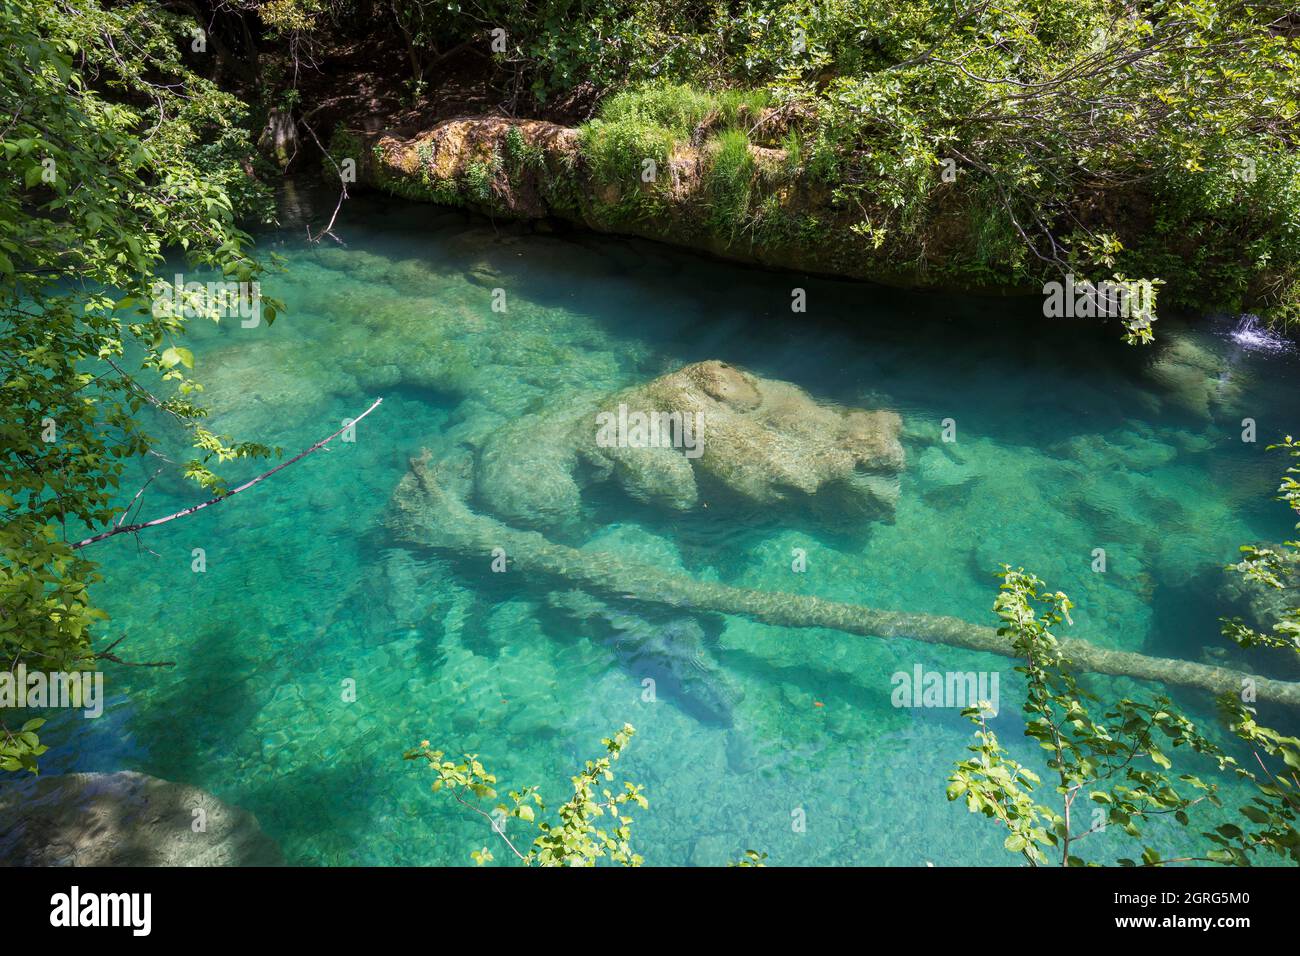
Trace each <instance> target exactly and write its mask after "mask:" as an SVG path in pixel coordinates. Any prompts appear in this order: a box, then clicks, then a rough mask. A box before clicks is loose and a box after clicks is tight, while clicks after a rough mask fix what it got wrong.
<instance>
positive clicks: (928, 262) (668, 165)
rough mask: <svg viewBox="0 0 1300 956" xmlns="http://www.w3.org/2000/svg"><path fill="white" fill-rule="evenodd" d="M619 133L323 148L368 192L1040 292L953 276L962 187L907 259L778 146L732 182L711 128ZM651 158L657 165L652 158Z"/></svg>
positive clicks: (983, 289)
mask: <svg viewBox="0 0 1300 956" xmlns="http://www.w3.org/2000/svg"><path fill="white" fill-rule="evenodd" d="M620 135H621V134H620V133H619V132H618V131H617V130H615V129H613V128H611V127H609V126H602V125H601V124H599V123H593V124H589V125H588V126H585V127H582V128H574V127H567V126H561V125H557V124H555V123H550V122H546V121H543V120H529V119H510V118H505V117H499V116H473V117H460V118H456V119H449V120H445V121H443V122H440V123H438V124H437V125H435V126H434V127H433V128H431V129H428V130H425V131H423V132H419V133H417V134H415V135H406V134H402V133H396V132H391V131H389V132H361V131H358V130H355V129H350V128H348V127H346V126H343V127H339V128H338V129H336V131H335V134H334V136H333V138H332V140H331V145H330V150H329V151H330V156H331V158H332V159H333V160H334V163H335V165H337V167H338V168H339V170H340V171H347V172H348V173H351V172H352V171H355V178H356V182H357V183H358V184H360V185H362V186H364V187H370V188H375V189H378V190H381V191H383V192H387V193H390V194H392V195H396V196H401V197H404V198H407V199H413V200H418V201H426V202H434V203H440V204H443V205H451V206H461V207H464V208H468V209H471V210H474V211H477V212H481V213H485V214H488V215H491V216H494V217H502V218H509V219H516V220H546V219H558V220H563V221H567V222H570V223H573V224H575V225H578V226H581V227H583V228H587V229H591V230H594V231H596V232H604V233H617V234H620V235H631V236H638V237H641V238H646V239H652V240H656V241H660V242H666V243H671V244H673V245H677V246H681V247H684V248H688V249H693V250H696V251H700V252H707V253H710V254H712V255H715V256H718V257H721V258H724V259H730V260H733V261H737V262H745V263H750V264H755V265H761V266H766V267H770V268H780V269H789V270H794V271H798V272H803V273H807V274H814V275H830V276H840V277H845V278H854V279H869V280H872V281H875V282H880V283H884V284H888V285H894V286H899V287H906V288H928V289H958V288H960V289H961V290H962V291H963V292H967V293H970V292H977V293H995V294H997V293H1013V292H1014V293H1023V292H1027V291H1035V290H1033V289H1027V288H1009V287H1007V286H1005V285H1001V284H995V283H993V282H992V281H991V280H989V279H987V278H985V277H982V276H980V275H963V276H957V275H956V274H955V273H954V272H953V271H952V269H951V265H952V263H954V262H959V261H962V260H963V257H964V255H965V253H964V252H963V250H962V247H961V244H962V243H965V242H967V241H971V236H972V233H971V230H970V229H968V228H967V223H966V215H965V212H963V210H965V209H966V205H967V202H968V200H969V197H965V196H963V195H962V194H961V193H960V192H959V190H958V189H957V187H952V189H953V191H952V193H951V195H950V196H949V197H947V198H946V199H945V200H944V202H942V203H940V207H941V209H942V210H943V211H942V212H941V213H940V214H939V215H938V216H937V217H936V220H935V221H934V222H933V223H932V224H931V228H929V229H928V230H927V233H926V235H925V236H924V237H922V238H923V240H924V241H922V242H920V243H919V244H917V245H918V248H919V249H920V250H921V251H919V252H917V253H916V254H915V255H911V254H910V253H909V257H908V258H902V259H900V257H899V255H898V248H899V246H898V244H896V243H883V242H882V241H881V238H882V237H881V236H879V235H874V236H873V235H872V234H871V233H870V230H867V229H864V228H863V219H862V213H861V211H860V210H853V209H849V208H845V207H843V206H837V205H836V203H835V202H834V201H833V196H832V192H831V190H830V189H829V188H827V187H826V186H825V185H822V184H820V183H818V182H816V181H815V180H814V179H813V177H811V176H809V175H807V173H806V171H805V170H804V169H803V167H802V166H800V165H799V163H798V160H797V158H795V157H791V156H790V155H789V154H788V153H787V151H786V150H784V149H779V148H771V147H766V146H758V145H754V144H750V145H748V146H747V147H746V149H747V151H748V155H747V157H742V158H740V159H739V161H738V160H737V158H736V157H734V156H732V157H730V158H729V159H728V160H727V163H726V164H725V167H726V171H725V173H724V172H723V171H722V170H723V167H724V164H723V163H721V162H719V157H718V155H717V154H718V152H719V150H721V149H722V148H723V147H722V146H721V145H720V144H719V142H718V141H717V140H716V139H709V135H708V130H704V129H700V130H697V131H696V134H695V135H694V136H692V137H691V138H690V139H689V140H688V141H682V142H674V143H673V144H672V145H671V146H670V147H668V146H664V145H663V144H658V145H656V144H653V143H641V142H637V141H635V140H633V141H630V142H626V141H623V140H622V139H620ZM657 149H659V150H662V152H661V153H660V156H659V158H658V159H655V157H654V156H653V155H645V154H653V153H655V151H656V150H657ZM349 161H350V162H349ZM327 168H328V164H327ZM330 174H331V175H333V173H332V171H331V173H330ZM349 178H350V177H349Z"/></svg>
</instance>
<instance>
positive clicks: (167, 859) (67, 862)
mask: <svg viewBox="0 0 1300 956" xmlns="http://www.w3.org/2000/svg"><path fill="white" fill-rule="evenodd" d="M196 810H202V811H203V814H202V818H203V821H204V829H203V832H195V828H194V821H195V820H196V819H198V817H196V815H195V811H196ZM283 862H284V860H283V858H282V856H281V854H280V849H279V847H278V846H276V844H275V841H273V840H272V839H271V838H270V837H268V836H267V835H266V834H265V833H263V832H262V830H261V827H259V826H258V823H257V818H256V817H254V816H253V815H252V814H251V813H249V812H248V811H247V810H241V809H240V808H238V807H234V806H231V805H230V804H228V803H224V802H223V801H221V800H218V799H217V798H216V797H214V796H213V795H212V794H210V793H208V792H207V791H205V790H200V789H199V788H198V787H191V786H187V785H185V784H182V783H172V782H170V781H167V780H159V779H158V778H157V777H150V776H147V775H145V774H142V773H135V772H132V771H122V772H119V773H73V774H67V775H64V776H51V777H33V778H30V779H25V780H22V781H19V782H16V783H12V784H9V785H7V786H6V787H5V788H4V789H3V790H0V866H279V865H281V864H283Z"/></svg>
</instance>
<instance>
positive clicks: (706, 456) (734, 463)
mask: <svg viewBox="0 0 1300 956" xmlns="http://www.w3.org/2000/svg"><path fill="white" fill-rule="evenodd" d="M560 404H561V406H562V407H560V408H559V409H557V410H551V409H543V410H542V411H540V412H537V413H534V414H532V415H528V416H525V417H524V418H521V419H518V420H516V421H515V422H512V423H511V424H509V425H507V426H505V427H503V428H501V429H499V430H498V431H497V432H496V433H494V434H493V435H492V436H490V437H489V438H488V440H487V441H486V442H484V445H483V448H482V450H481V453H480V455H479V458H478V462H477V467H476V473H475V474H476V481H475V490H476V492H477V494H478V497H479V499H480V501H481V502H482V503H483V504H485V505H486V506H487V508H488V509H489V510H491V511H493V512H495V513H496V514H497V515H499V516H501V517H503V518H505V519H507V520H509V521H512V522H515V523H521V524H527V525H534V526H542V527H545V526H548V525H553V524H558V523H562V522H564V521H566V520H569V519H572V518H574V517H576V516H577V514H578V511H579V508H580V506H581V491H582V488H583V487H584V486H585V485H587V484H593V483H596V482H602V481H607V480H612V481H615V482H617V483H618V484H619V485H620V486H622V488H623V490H624V491H625V492H626V493H627V494H628V495H630V496H631V497H633V498H636V499H637V500H640V501H645V502H648V503H650V504H655V505H658V506H661V507H666V508H671V509H674V510H679V511H685V510H690V509H692V508H694V507H696V506H697V505H698V504H699V502H700V495H701V491H700V487H701V482H710V483H712V484H713V485H715V486H722V487H723V488H725V489H726V490H727V491H729V492H730V493H732V494H734V495H737V496H739V497H740V498H742V499H745V500H748V501H750V502H753V503H756V504H760V505H776V504H781V503H787V502H789V503H803V504H807V505H809V506H811V507H812V509H813V510H814V511H818V510H824V511H826V512H827V513H834V514H837V515H840V516H842V515H844V514H845V513H847V514H849V515H854V516H860V517H864V518H870V517H892V515H893V512H894V508H895V506H896V504H897V501H898V475H899V473H900V472H901V471H902V468H903V463H904V455H903V447H902V445H901V444H900V443H899V433H900V431H901V427H902V422H901V420H900V418H899V416H898V415H897V414H895V413H894V412H891V411H866V410H863V409H846V408H839V407H834V406H829V405H821V404H818V403H817V402H816V401H815V400H814V399H813V398H812V396H810V395H809V394H808V393H807V392H805V391H803V390H802V389H801V388H799V387H797V386H795V385H792V384H790V383H788V382H779V381H774V380H771V379H763V378H759V377H757V376H754V375H750V374H749V373H747V372H743V371H741V370H740V369H738V368H735V367H734V366H731V365H728V364H727V363H725V362H719V361H707V362H698V363H695V364H693V365H688V366H686V367H684V368H682V369H679V370H677V371H675V372H671V373H669V374H667V375H663V376H660V377H659V378H656V379H654V380H653V381H651V382H649V383H647V384H645V385H642V386H637V387H634V388H630V389H625V390H623V391H621V392H617V393H615V394H613V395H608V396H604V397H596V398H590V397H588V398H582V397H578V396H566V397H565V399H564V400H563V401H562V402H561V403H560ZM649 419H656V420H657V421H658V422H659V423H660V425H659V426H656V427H657V428H658V431H657V432H654V433H653V434H650V433H646V434H641V433H638V432H637V431H636V429H637V428H639V427H641V426H640V425H638V424H637V422H638V421H640V422H642V423H644V422H646V421H648V420H649ZM629 421H630V422H631V423H632V425H631V426H630V427H627V425H626V423H627V422H629ZM615 426H616V427H615ZM611 431H617V435H616V440H612V441H611V440H610V432H611Z"/></svg>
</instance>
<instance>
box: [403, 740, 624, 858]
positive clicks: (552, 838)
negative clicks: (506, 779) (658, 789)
mask: <svg viewBox="0 0 1300 956" xmlns="http://www.w3.org/2000/svg"><path fill="white" fill-rule="evenodd" d="M635 733H636V730H635V728H633V727H632V725H631V724H624V725H623V727H622V729H621V730H619V731H618V732H617V733H615V734H614V735H613V736H612V737H606V738H604V739H602V740H601V744H602V745H603V746H604V747H605V756H603V757H600V758H598V759H596V760H588V761H587V762H586V765H585V766H584V767H583V769H582V770H580V771H579V772H578V773H577V774H576V775H575V776H574V777H573V778H572V783H573V796H572V797H570V798H569V799H568V800H567V801H566V802H565V803H564V804H563V805H561V806H560V807H558V808H557V809H556V812H555V819H554V820H553V821H547V820H544V819H538V814H543V813H545V812H546V804H545V803H544V802H543V800H542V796H541V793H540V788H539V787H537V786H531V787H524V788H523V789H521V790H511V791H510V792H509V793H508V795H507V796H508V800H507V801H502V802H500V803H498V804H497V805H496V807H495V814H496V815H495V816H493V814H490V813H488V812H487V811H485V810H484V809H483V808H482V806H481V805H480V804H482V803H485V802H490V801H493V800H496V799H497V790H496V782H497V778H496V776H495V775H494V774H492V773H489V772H488V771H487V770H486V769H485V768H484V766H483V764H482V763H481V762H480V761H479V759H478V755H477V754H465V755H464V756H463V757H462V759H461V760H460V761H454V760H447V759H444V758H445V754H444V753H443V752H442V751H441V750H432V749H430V745H429V741H427V740H426V741H423V742H422V743H421V744H420V746H419V747H416V748H415V749H413V750H409V751H407V752H406V753H405V754H404V755H403V756H404V757H405V759H407V760H425V761H427V762H428V766H429V769H430V770H432V771H433V772H434V774H435V775H436V779H435V780H434V781H433V785H432V787H433V792H434V793H439V792H441V791H446V792H448V793H450V794H451V796H452V798H453V799H455V800H456V802H457V803H459V804H461V805H462V806H464V807H467V808H469V809H470V810H473V811H474V812H475V813H477V814H479V815H480V816H482V817H484V818H485V819H486V820H488V821H489V822H490V824H491V826H492V830H493V832H494V833H496V835H497V836H498V837H500V838H501V840H502V841H503V842H504V843H505V844H506V846H507V847H509V849H510V851H511V852H512V853H513V854H514V856H515V857H516V858H517V859H518V860H519V861H520V862H521V863H523V864H524V865H525V866H595V865H596V863H597V861H598V860H601V859H608V860H609V861H610V862H611V863H617V864H619V865H621V866H640V865H641V863H642V862H643V861H642V858H641V855H640V854H638V853H636V852H634V851H633V850H632V844H631V838H632V817H631V814H630V813H629V812H628V811H629V810H630V809H631V806H632V805H635V806H638V807H640V808H642V809H645V808H647V807H648V806H649V805H650V804H649V802H648V801H647V800H646V798H645V795H644V793H643V791H644V789H645V788H644V787H641V786H639V785H638V784H634V783H629V782H626V781H625V782H624V783H623V788H622V790H620V791H618V792H617V793H616V792H614V791H612V790H610V789H608V788H606V787H604V786H603V784H604V783H606V782H610V781H612V780H613V779H614V772H613V770H612V769H611V765H612V763H613V761H615V760H618V758H619V757H620V756H621V755H622V753H623V750H624V748H626V747H627V745H628V742H629V741H630V740H631V739H632V736H633V735H634V734H635ZM604 816H608V817H609V819H610V821H611V823H612V824H613V825H612V826H611V827H609V828H604V827H600V826H597V824H596V822H595V821H596V820H598V819H599V818H600V817H604ZM508 819H513V820H520V821H522V822H523V823H526V824H529V825H531V826H533V827H535V828H536V830H537V831H538V835H537V836H536V837H535V838H534V839H533V842H532V846H531V847H530V848H529V849H528V850H527V852H524V851H522V850H520V849H519V848H518V847H517V846H516V845H515V843H514V842H513V841H512V840H511V839H510V838H509V837H508V836H507V835H506V832H505V821H506V820H508ZM471 858H472V859H473V860H474V862H475V863H476V864H478V865H480V866H482V865H483V864H485V863H488V862H491V861H492V860H493V859H494V857H493V855H492V852H491V851H490V850H489V849H488V848H487V847H483V848H482V849H480V850H476V851H474V852H473V853H472V854H471Z"/></svg>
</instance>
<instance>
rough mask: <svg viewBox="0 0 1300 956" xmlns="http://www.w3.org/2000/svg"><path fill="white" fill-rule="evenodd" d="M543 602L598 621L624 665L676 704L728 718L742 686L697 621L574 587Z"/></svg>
mask: <svg viewBox="0 0 1300 956" xmlns="http://www.w3.org/2000/svg"><path fill="white" fill-rule="evenodd" d="M547 603H548V604H549V605H550V606H551V607H553V608H555V609H556V610H558V611H560V612H561V613H563V614H565V615H566V616H568V617H570V618H572V619H573V620H575V621H577V622H579V623H580V624H583V625H586V626H592V625H595V626H596V627H598V628H599V629H600V631H601V632H603V633H599V634H598V635H597V636H598V637H600V638H601V639H603V640H605V641H606V643H608V644H609V645H610V646H611V647H613V648H614V650H615V651H616V652H617V653H618V656H619V658H620V659H621V660H622V662H623V664H624V666H625V667H627V669H628V670H629V671H631V672H632V673H633V674H634V675H636V676H637V677H638V678H642V679H644V678H646V677H649V678H652V679H653V680H654V681H655V685H656V689H657V690H662V691H664V692H666V694H667V695H668V696H669V697H671V698H672V699H673V700H675V701H676V702H677V704H678V705H679V706H680V707H681V709H682V710H684V711H686V712H688V713H691V714H693V715H695V716H697V717H700V718H702V719H704V720H706V721H708V722H710V723H716V724H720V725H721V726H723V727H730V726H732V724H733V723H734V716H733V714H734V710H735V707H736V705H737V704H739V703H740V701H741V700H743V699H744V696H745V695H744V691H743V690H742V689H741V688H740V687H739V686H738V685H736V683H735V682H734V681H732V680H731V678H730V677H729V676H728V675H727V673H726V672H725V671H723V670H722V668H721V667H720V666H719V665H718V662H717V661H716V660H715V659H714V657H713V654H712V652H711V651H710V650H709V648H708V646H707V645H706V643H705V638H704V628H702V627H700V625H699V622H698V621H695V620H694V619H692V618H689V617H673V618H671V619H669V620H667V621H665V622H663V623H656V622H655V621H651V620H647V619H646V618H644V617H641V616H640V615H637V614H633V613H631V612H629V611H623V610H620V609H619V608H616V607H614V606H613V605H611V604H607V603H605V602H604V601H600V600H598V599H597V598H594V597H592V596H591V595H590V594H587V593H585V592H583V591H577V590H569V591H555V592H552V593H551V594H550V595H549V596H548V597H547Z"/></svg>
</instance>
